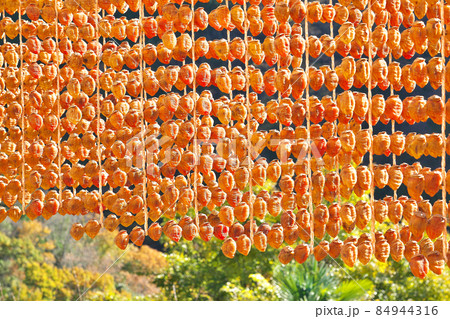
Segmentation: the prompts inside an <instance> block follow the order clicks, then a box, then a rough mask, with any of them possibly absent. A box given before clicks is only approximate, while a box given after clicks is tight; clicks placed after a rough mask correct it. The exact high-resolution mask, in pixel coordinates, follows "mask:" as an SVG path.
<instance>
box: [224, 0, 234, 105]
mask: <svg viewBox="0 0 450 319" xmlns="http://www.w3.org/2000/svg"><path fill="white" fill-rule="evenodd" d="M225 5H226V6H227V8H228V9H230V7H229V4H228V0H226V1H225ZM227 41H228V45H230V43H231V36H230V30H229V29H228V27H227ZM231 67H232V66H231V60H230V59H228V72H229V74H228V75H230V74H231ZM232 99H233V90H230V101H231V100H232Z"/></svg>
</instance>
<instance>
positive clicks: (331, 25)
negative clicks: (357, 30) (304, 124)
mask: <svg viewBox="0 0 450 319" xmlns="http://www.w3.org/2000/svg"><path fill="white" fill-rule="evenodd" d="M330 5H333V0H330ZM333 23H334V22H333V21H331V22H330V38H331V39H334V26H333ZM334 53H335V52H333V54H332V55H331V70H332V71H335V68H336V61H335V58H334ZM332 97H333V103H336V88H333V92H332ZM334 124H335V128H334V129H335V137H336V138H338V137H339V136H338V129H337V128H338V124H339V121H338V120H337V119H336V120H335V121H334ZM337 156H339V155H337ZM339 170H340V165H339V160H336V173H337V174H339ZM336 197H337V202H338V204H339V207H340V206H341V200H342V199H341V187H340V177H339V185H338V187H337V194H336Z"/></svg>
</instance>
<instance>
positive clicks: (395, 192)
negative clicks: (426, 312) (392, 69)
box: [388, 20, 400, 235]
mask: <svg viewBox="0 0 450 319" xmlns="http://www.w3.org/2000/svg"><path fill="white" fill-rule="evenodd" d="M390 28H391V21H390V20H389V21H388V30H389V29H390ZM391 63H392V49H391V48H389V65H390V64H391ZM389 89H390V96H393V95H394V85H393V84H392V83H390V88H389ZM391 132H392V135H393V134H394V133H395V120H393V119H391ZM396 165H397V155H395V154H394V153H392V166H396ZM397 197H398V196H397V190H396V189H394V200H397ZM399 223H400V222H399ZM399 223H396V224H395V231H396V232H397V234H398V235H400V225H399Z"/></svg>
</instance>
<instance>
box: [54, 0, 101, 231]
mask: <svg viewBox="0 0 450 319" xmlns="http://www.w3.org/2000/svg"><path fill="white" fill-rule="evenodd" d="M55 13H56V17H55V23H56V28H55V43H56V48H57V49H56V52H57V53H59V52H60V51H59V31H58V29H59V27H58V14H59V13H58V6H57V2H56V1H55ZM57 56H58V61H57V68H56V79H57V81H56V93H57V95H59V94H60V93H61V88H60V86H59V78H60V71H61V70H60V61H59V54H58V55H57ZM97 88H98V83H97ZM55 102H56V114H57V116H58V128H57V130H58V131H57V132H56V136H57V137H56V138H57V146H58V194H59V202H60V203H61V202H62V189H63V186H62V174H61V166H62V159H61V104H60V101H59V98H58V99H56V101H55ZM100 200H101V196H100ZM100 223H101V221H100Z"/></svg>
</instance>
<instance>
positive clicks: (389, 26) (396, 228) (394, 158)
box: [372, 20, 400, 235]
mask: <svg viewBox="0 0 450 319" xmlns="http://www.w3.org/2000/svg"><path fill="white" fill-rule="evenodd" d="M390 28H391V21H390V20H388V30H389V29H390ZM391 63H392V49H391V48H389V65H390V64H391ZM389 87H390V88H389V90H390V96H393V95H394V85H393V84H392V83H390V85H389ZM391 132H392V134H391V136H392V135H393V134H394V133H395V120H394V119H391ZM396 165H397V155H395V153H394V152H392V166H396ZM372 179H373V175H372ZM397 197H398V196H397V190H396V189H394V200H397ZM374 213H375V212H372V214H374ZM399 224H400V222H399V223H397V224H395V231H396V232H397V234H398V235H400V225H399Z"/></svg>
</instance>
